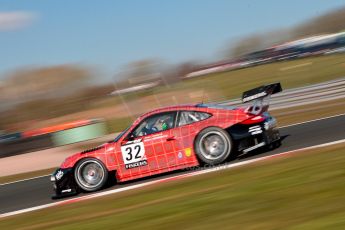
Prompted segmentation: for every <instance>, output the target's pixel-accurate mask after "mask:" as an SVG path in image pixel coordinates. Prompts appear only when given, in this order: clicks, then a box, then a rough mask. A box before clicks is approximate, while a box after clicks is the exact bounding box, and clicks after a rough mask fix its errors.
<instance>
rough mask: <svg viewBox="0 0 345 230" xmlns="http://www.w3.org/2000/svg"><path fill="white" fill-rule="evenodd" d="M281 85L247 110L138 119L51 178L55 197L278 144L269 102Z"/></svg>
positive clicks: (190, 108)
mask: <svg viewBox="0 0 345 230" xmlns="http://www.w3.org/2000/svg"><path fill="white" fill-rule="evenodd" d="M281 90H282V89H281V86H280V83H275V84H270V85H265V86H261V87H258V88H255V89H252V90H249V91H247V92H244V93H243V96H242V101H243V102H249V101H254V103H253V104H250V105H248V106H246V107H233V106H224V105H218V104H203V103H201V104H194V105H180V106H171V107H167V108H161V109H157V110H153V111H151V112H148V113H146V114H144V115H142V116H140V117H139V118H138V119H137V120H136V121H135V122H134V123H133V124H132V125H131V126H130V127H128V128H127V129H126V130H125V131H123V132H122V133H120V134H119V135H118V136H117V137H116V138H115V139H114V140H112V141H110V142H107V143H105V144H103V145H101V146H99V147H97V148H94V149H90V150H86V151H83V152H79V153H76V154H74V155H72V156H70V157H68V158H67V159H66V160H65V161H64V162H63V163H62V165H61V166H60V168H59V169H57V170H56V171H55V172H54V173H53V174H52V175H51V181H52V182H53V185H54V189H55V197H60V196H64V195H65V194H75V193H78V192H80V191H87V192H93V191H97V190H99V189H101V188H102V187H104V186H105V184H106V183H107V181H108V179H116V181H117V182H124V181H129V180H133V179H138V178H142V177H148V176H152V175H155V174H160V173H164V172H169V171H174V170H178V169H183V168H188V167H195V166H200V165H204V164H207V165H217V164H220V163H223V162H225V161H227V160H228V159H231V158H233V157H236V156H237V154H238V153H247V152H249V151H252V150H254V149H257V148H260V147H263V146H271V145H272V144H274V143H279V141H280V136H279V131H278V129H277V126H276V120H275V118H273V117H272V116H271V115H270V114H269V113H268V99H269V97H270V96H271V95H272V94H274V93H277V92H280V91H281Z"/></svg>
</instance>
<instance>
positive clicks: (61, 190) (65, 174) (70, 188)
mask: <svg viewBox="0 0 345 230" xmlns="http://www.w3.org/2000/svg"><path fill="white" fill-rule="evenodd" d="M73 172H74V171H73V168H65V169H61V168H59V169H57V170H56V171H55V172H54V173H53V174H52V175H51V176H50V181H51V182H52V183H53V188H54V193H55V194H54V195H53V196H52V198H53V199H56V198H61V197H65V196H70V195H75V194H77V193H78V186H77V185H76V183H75V180H74V175H73Z"/></svg>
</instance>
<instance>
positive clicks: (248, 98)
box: [242, 92, 267, 102]
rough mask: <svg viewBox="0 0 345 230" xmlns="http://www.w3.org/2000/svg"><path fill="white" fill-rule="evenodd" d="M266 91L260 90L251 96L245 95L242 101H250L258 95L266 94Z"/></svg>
mask: <svg viewBox="0 0 345 230" xmlns="http://www.w3.org/2000/svg"><path fill="white" fill-rule="evenodd" d="M266 95H267V93H266V92H261V93H258V94H255V95H252V96H249V97H245V98H243V100H242V101H243V102H247V101H251V100H254V99H257V98H259V97H264V96H266Z"/></svg>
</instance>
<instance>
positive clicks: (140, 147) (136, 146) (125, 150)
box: [121, 142, 147, 169]
mask: <svg viewBox="0 0 345 230" xmlns="http://www.w3.org/2000/svg"><path fill="white" fill-rule="evenodd" d="M121 152H122V158H123V162H124V163H125V166H126V169H130V168H135V167H139V166H144V165H147V161H146V156H145V147H144V143H143V142H137V143H133V144H127V145H124V146H121Z"/></svg>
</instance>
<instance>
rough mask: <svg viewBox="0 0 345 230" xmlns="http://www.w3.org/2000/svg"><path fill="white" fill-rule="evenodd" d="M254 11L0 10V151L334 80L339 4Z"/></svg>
mask: <svg viewBox="0 0 345 230" xmlns="http://www.w3.org/2000/svg"><path fill="white" fill-rule="evenodd" d="M263 2H264V4H263ZM263 2H261V1H260V2H253V1H238V2H233V1H220V0H217V1H196V0H194V1H193V0H191V1H173V2H165V3H164V4H163V3H161V2H160V1H151V0H150V1H142V2H138V1H125V2H117V1H104V2H102V4H99V3H95V2H94V1H82V2H77V1H76V2H74V1H73V2H70V1H64V4H61V1H59V3H57V2H49V3H48V2H46V1H25V2H22V1H3V2H2V3H1V7H0V47H1V49H0V50H1V54H2V55H1V56H0V63H1V64H0V92H1V93H0V130H1V131H0V132H1V134H0V135H1V137H0V143H1V144H5V143H11V142H13V141H20V142H23V141H24V142H25V146H31V147H32V148H33V149H37V148H42V147H49V146H55V145H63V144H69V143H73V142H78V141H82V140H87V139H92V138H95V137H99V136H102V135H105V134H112V133H116V132H119V131H121V130H123V129H124V128H125V127H126V126H128V125H129V124H130V123H131V122H132V121H133V120H134V119H135V118H136V117H137V116H138V115H140V114H142V113H144V112H147V111H150V110H152V109H154V108H157V107H162V106H168V105H174V104H184V103H197V102H226V101H228V100H230V99H235V98H238V97H240V96H241V92H243V91H245V90H247V89H250V88H252V87H255V86H258V85H260V84H265V83H271V82H276V81H280V82H281V83H282V85H283V87H284V88H285V89H286V88H294V87H302V86H307V85H311V84H315V83H320V82H323V81H327V80H332V79H337V78H339V77H342V76H344V74H345V53H344V52H345V4H344V2H343V1H304V2H301V1H296V0H292V1H288V2H279V3H278V2H276V1H263ZM86 126H87V128H86ZM81 127H83V128H82V129H80V128H81ZM75 129H78V130H75ZM66 130H68V131H69V133H64V135H62V134H61V131H66ZM90 133H92V135H90ZM63 136H64V137H63ZM66 137H68V138H66ZM30 138H31V139H30ZM32 138H36V139H37V138H38V139H39V143H38V144H37V143H36V142H35V144H33V143H32V142H30V143H31V144H28V143H29V142H26V141H27V140H29V139H30V140H32ZM72 139H73V140H72ZM16 146H17V147H16V148H18V146H19V145H16ZM31 147H30V148H31ZM17 151H19V150H18V149H16V150H13V149H12V150H11V151H10V152H12V153H14V152H17ZM20 151H28V149H27V147H26V148H24V149H21V150H20ZM3 154H5V153H3Z"/></svg>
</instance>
